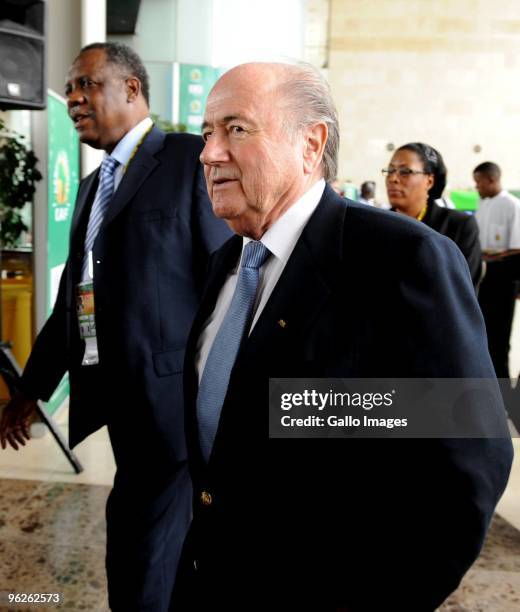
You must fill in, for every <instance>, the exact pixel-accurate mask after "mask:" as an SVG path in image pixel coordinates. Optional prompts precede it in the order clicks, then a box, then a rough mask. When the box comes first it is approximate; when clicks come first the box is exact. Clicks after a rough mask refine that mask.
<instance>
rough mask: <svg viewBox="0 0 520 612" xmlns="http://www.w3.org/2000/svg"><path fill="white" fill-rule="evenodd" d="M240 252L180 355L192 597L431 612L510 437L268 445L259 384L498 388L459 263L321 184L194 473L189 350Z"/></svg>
mask: <svg viewBox="0 0 520 612" xmlns="http://www.w3.org/2000/svg"><path fill="white" fill-rule="evenodd" d="M241 242H242V240H241V238H240V237H234V238H232V239H231V240H229V241H228V242H227V243H226V244H225V245H224V246H223V247H222V248H221V249H220V250H219V251H218V252H217V253H216V254H215V255H214V257H213V259H212V262H211V272H210V275H209V280H208V284H207V288H206V290H205V293H204V296H203V299H202V302H201V307H200V310H199V312H198V314H197V316H196V318H195V322H194V327H193V329H192V332H191V334H190V339H189V341H188V346H187V354H186V364H185V392H186V419H187V420H186V431H187V436H188V456H189V463H190V469H191V474H192V479H193V484H194V519H193V522H192V526H191V528H190V531H189V534H188V539H187V542H186V546H185V551H184V554H185V563H186V567H193V561H195V562H196V567H197V571H196V572H195V580H196V584H197V589H198V591H199V592H201V593H202V592H204V593H210V594H211V595H210V597H211V601H212V602H213V603H214V602H215V601H218V602H219V604H221V605H222V607H223V609H228V610H231V609H233V610H234V609H245V608H246V607H247V608H248V609H264V610H269V609H284V610H293V609H294V610H320V612H324V611H326V610H329V609H331V610H335V609H337V607H338V606H346V607H347V609H349V610H371V611H372V610H374V611H376V610H377V611H379V610H400V611H402V610H410V611H411V610H413V611H414V612H418V611H422V610H434V609H435V608H436V607H437V606H438V605H439V604H440V603H441V602H442V601H443V600H444V599H445V597H447V595H448V594H449V593H450V592H451V591H452V590H454V589H455V588H456V587H457V585H458V583H459V580H460V579H461V577H462V575H463V574H464V572H465V571H466V570H467V569H468V567H469V566H470V564H471V563H472V562H473V561H474V559H475V558H476V557H477V555H478V553H479V550H480V547H481V545H482V542H483V538H484V534H485V532H486V529H487V526H488V523H489V520H490V518H491V515H492V512H493V509H494V507H495V504H496V502H497V500H498V498H499V496H500V495H501V493H502V491H503V489H504V487H505V484H506V481H507V477H508V474H509V469H510V465H511V460H512V448H511V442H510V440H507V439H489V440H486V439H474V440H451V441H449V440H434V439H421V440H418V439H408V440H398V439H394V440H389V439H380V440H368V439H365V440H361V439H355V440H353V439H350V440H342V439H335V440H318V439H314V440H309V439H307V440H302V439H291V440H288V439H285V440H282V439H271V440H269V438H268V403H269V378H270V377H276V378H284V377H317V378H319V377H324V378H328V377H345V378H349V377H350V378H374V377H381V378H389V377H395V378H414V377H448V378H451V377H484V378H492V377H494V373H493V367H492V364H491V361H490V358H489V354H488V351H487V347H486V338H485V332H484V326H483V321H482V316H481V313H480V310H479V308H478V305H477V302H476V299H475V292H474V290H473V287H472V283H471V278H470V276H469V274H468V268H467V266H466V263H465V261H464V259H463V256H462V254H461V253H460V251H459V250H458V249H457V248H456V247H455V245H454V244H453V242H451V241H450V240H448V239H447V238H445V237H443V236H441V235H439V234H436V233H435V232H433V231H431V230H430V229H428V228H427V227H425V226H423V225H421V224H418V223H416V222H414V221H412V220H409V219H405V218H403V217H402V216H401V215H395V214H393V213H391V212H386V211H379V210H375V209H372V208H370V207H366V206H362V205H358V204H355V203H353V202H348V203H346V202H345V201H344V200H342V199H341V198H339V197H338V196H336V194H334V193H333V192H332V190H331V189H330V188H328V187H327V188H326V190H325V193H324V195H323V198H322V200H321V202H320V203H319V205H318V207H317V209H316V211H315V212H314V214H313V216H312V217H311V219H310V221H309V222H308V224H307V226H306V227H305V229H304V231H303V233H302V235H301V237H300V239H299V241H298V243H297V244H296V247H295V249H294V251H293V253H292V255H291V257H290V259H289V261H288V263H287V265H286V267H285V269H284V272H283V274H282V276H281V277H280V280H279V282H278V283H277V285H276V287H275V288H274V290H273V292H272V294H271V296H270V299H269V300H268V302H267V304H266V306H265V309H264V310H263V312H262V313H261V315H260V317H259V320H258V322H257V324H256V325H255V327H254V329H253V330H252V332H251V334H250V336H249V337H248V338H247V339H246V340H245V341H244V343H243V345H242V347H241V350H240V352H239V355H238V357H237V360H236V363H235V366H234V369H233V371H232V373H231V378H230V382H229V387H228V391H227V396H226V399H225V402H224V406H223V408H222V412H221V417H220V423H219V428H218V431H217V435H216V439H215V443H214V447H213V451H212V455H211V457H210V460H209V463H208V464H205V462H204V460H203V458H202V455H201V451H200V446H199V443H198V430H197V419H196V407H195V406H196V395H197V387H198V385H197V377H196V374H195V370H194V358H195V352H196V344H197V340H198V338H199V335H200V332H201V328H202V326H203V325H204V322H205V321H206V320H207V318H208V316H209V315H210V314H211V312H212V311H213V308H214V305H215V301H216V298H217V296H218V294H219V291H220V289H221V287H222V284H223V282H224V280H225V277H226V274H227V273H228V272H229V270H230V269H231V268H232V267H233V266H234V265H235V264H236V261H237V258H238V256H239V254H240V249H241ZM281 319H283V320H284V321H285V325H283V326H282V325H280V324H279V321H280V320H281ZM484 409H486V408H484ZM494 416H495V417H496V418H497V419H499V420H501V421H502V422H504V421H505V414H504V413H503V410H502V411H500V413H499V414H496V415H494ZM203 492H205V494H204V495H203ZM207 494H209V496H210V497H208V495H207ZM242 590H244V591H246V592H247V593H248V595H247V599H243V598H242V596H241V591H242ZM246 604H247V605H246ZM215 605H216V604H215ZM251 606H252V607H251ZM255 606H257V608H256V607H255ZM277 606H278V607H277ZM217 607H218V606H217Z"/></svg>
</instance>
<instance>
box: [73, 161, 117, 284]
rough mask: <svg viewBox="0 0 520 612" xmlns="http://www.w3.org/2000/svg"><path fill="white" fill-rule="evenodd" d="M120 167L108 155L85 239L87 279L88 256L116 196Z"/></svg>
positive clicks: (85, 271)
mask: <svg viewBox="0 0 520 612" xmlns="http://www.w3.org/2000/svg"><path fill="white" fill-rule="evenodd" d="M118 165H119V162H118V161H117V159H115V158H113V157H110V155H107V157H105V159H104V160H103V162H102V163H101V168H100V170H99V185H98V188H97V191H96V196H95V198H94V203H93V204H92V209H91V211H90V217H89V219H88V227H87V234H86V237H85V255H84V257H83V275H82V278H83V279H86V278H87V275H88V254H89V252H90V251H92V247H93V246H94V241H95V240H96V236H97V235H98V232H99V228H100V227H101V224H102V223H103V219H104V217H105V213H106V210H107V208H108V204H109V203H110V200H111V199H112V196H113V194H114V172H115V170H116V168H117V166H118Z"/></svg>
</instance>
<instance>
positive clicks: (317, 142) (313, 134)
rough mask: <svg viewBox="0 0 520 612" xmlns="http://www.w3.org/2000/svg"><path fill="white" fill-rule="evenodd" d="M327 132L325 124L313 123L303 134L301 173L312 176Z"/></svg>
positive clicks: (323, 148) (319, 160)
mask: <svg viewBox="0 0 520 612" xmlns="http://www.w3.org/2000/svg"><path fill="white" fill-rule="evenodd" d="M328 133H329V130H328V127H327V124H326V123H315V124H314V125H312V126H310V127H308V128H307V130H306V131H305V134H304V145H303V171H304V173H305V174H312V173H313V172H314V171H315V170H316V168H317V167H318V166H319V165H320V163H321V160H322V158H323V151H324V150H325V143H326V142H327V136H328Z"/></svg>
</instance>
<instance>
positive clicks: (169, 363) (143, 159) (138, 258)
mask: <svg viewBox="0 0 520 612" xmlns="http://www.w3.org/2000/svg"><path fill="white" fill-rule="evenodd" d="M201 147H202V141H201V139H200V138H198V137H196V136H192V135H188V134H170V135H166V134H164V133H163V132H161V131H160V130H158V129H157V128H155V127H154V128H153V129H152V130H151V132H150V133H149V134H148V136H147V137H146V139H145V140H144V142H143V143H142V145H141V146H140V147H139V149H138V151H137V153H136V155H135V157H134V159H133V160H132V161H131V163H130V165H129V166H128V169H127V171H126V172H125V174H124V176H123V179H122V181H121V183H120V185H119V188H118V189H117V191H116V193H115V195H114V198H113V200H112V201H111V203H110V206H109V209H108V212H107V214H106V217H105V219H104V221H103V225H102V227H101V229H100V231H99V234H98V237H97V239H96V242H95V244H94V249H93V260H94V262H95V263H94V266H95V271H94V294H95V307H96V326H97V337H98V347H99V358H100V364H101V367H102V369H103V371H104V372H105V376H107V377H108V379H107V381H106V388H104V389H99V388H97V389H94V390H93V389H88V388H86V387H87V385H85V384H82V379H81V376H82V375H81V371H80V370H81V369H80V363H81V356H82V351H83V342H82V341H81V340H80V338H79V332H78V321H77V316H76V305H75V285H76V283H77V282H78V279H79V277H80V274H81V265H82V260H83V244H84V236H85V231H86V223H87V220H88V213H89V211H90V207H91V205H92V200H93V196H94V194H95V191H96V188H97V180H98V170H96V171H95V172H93V173H92V174H90V175H89V176H88V177H87V178H85V179H84V180H83V181H82V182H81V185H80V188H79V193H78V196H77V201H76V207H75V211H74V217H73V221H72V228H71V235H70V254H69V259H68V261H67V264H66V268H65V271H64V273H63V276H62V279H61V284H60V288H59V294H58V298H57V302H56V305H55V308H54V312H53V313H52V315H51V317H50V318H49V320H48V321H47V323H46V325H45V326H44V328H43V329H42V331H41V333H40V334H39V336H38V338H37V340H36V343H35V346H34V348H33V351H32V354H31V357H30V359H29V362H28V364H27V366H26V368H25V372H24V375H23V379H22V388H23V389H24V390H25V391H26V392H27V393H28V394H29V395H31V396H32V397H36V398H40V399H44V400H46V399H48V398H49V397H50V395H51V394H52V392H53V390H54V389H55V387H56V386H57V384H58V382H59V381H60V379H61V378H62V376H63V375H64V373H65V371H66V370H69V372H70V384H71V397H70V442H71V444H72V445H75V444H77V443H78V442H79V441H81V440H82V439H83V438H84V437H85V436H87V435H88V434H90V433H92V432H93V431H95V430H96V429H98V428H99V427H100V426H102V425H103V424H105V423H107V422H109V421H110V420H111V419H112V418H114V419H121V417H122V416H123V414H124V418H125V419H128V420H137V421H140V422H141V423H142V426H143V427H145V428H146V429H149V430H151V431H154V432H156V433H157V435H158V436H159V438H158V440H156V443H161V444H164V446H165V449H166V448H167V450H168V454H169V455H170V457H169V460H170V461H172V462H176V461H179V460H183V459H185V457H186V448H185V442H184V434H183V403H182V365H183V359H184V347H185V343H186V339H187V335H188V332H189V329H190V326H191V323H192V319H193V316H194V313H195V310H196V307H197V304H198V301H199V297H200V293H201V288H202V278H203V274H204V271H205V267H206V262H207V257H208V255H209V253H210V252H211V251H213V250H215V249H216V248H217V247H218V246H220V245H221V244H222V242H223V241H224V240H225V239H226V238H227V237H228V236H229V235H230V232H229V230H228V229H227V226H226V225H225V224H224V223H223V222H221V221H219V220H217V219H216V218H215V217H214V215H213V213H212V211H211V205H210V203H209V200H208V198H207V194H206V189H205V185H204V179H203V176H202V169H201V166H200V164H199V162H198V155H199V154H200V151H201ZM114 401H115V402H116V405H114ZM121 406H124V413H122V412H121V410H122V408H121Z"/></svg>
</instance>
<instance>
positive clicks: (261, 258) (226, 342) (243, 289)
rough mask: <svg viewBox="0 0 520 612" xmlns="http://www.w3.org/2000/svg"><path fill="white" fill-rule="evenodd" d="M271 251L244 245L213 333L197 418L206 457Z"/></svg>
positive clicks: (201, 382)
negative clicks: (221, 317) (234, 280)
mask: <svg viewBox="0 0 520 612" xmlns="http://www.w3.org/2000/svg"><path fill="white" fill-rule="evenodd" d="M269 255H270V251H269V249H268V248H267V247H265V246H264V245H263V244H262V243H261V242H255V241H251V242H249V243H248V244H247V245H246V246H245V248H244V253H243V256H242V263H241V265H240V272H239V275H238V281H237V285H236V288H235V292H234V294H233V298H232V299H231V304H230V306H229V309H228V311H227V313H226V316H225V317H224V320H223V321H222V324H221V326H220V328H219V330H218V332H217V335H216V336H215V340H214V341H213V345H212V347H211V350H210V352H209V355H208V359H207V361H206V365H205V367H204V372H203V373H202V377H201V380H200V386H199V393H198V396H197V419H198V424H199V438H200V445H201V449H202V453H203V455H204V458H205V459H206V461H208V460H209V456H210V454H211V449H212V447H213V441H214V440H215V435H216V433H217V427H218V422H219V420H220V411H221V410H222V405H223V404H224V399H225V397H226V393H227V388H228V384H229V377H230V375H231V370H232V369H233V366H234V365H235V360H236V357H237V354H238V350H239V348H240V344H241V342H242V338H243V337H244V335H245V334H246V333H247V330H248V329H249V323H250V321H251V315H252V313H253V306H254V303H255V298H256V292H257V289H258V282H259V277H260V274H259V268H260V267H261V266H262V265H263V264H264V262H265V260H266V259H267V257H268V256H269Z"/></svg>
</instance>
